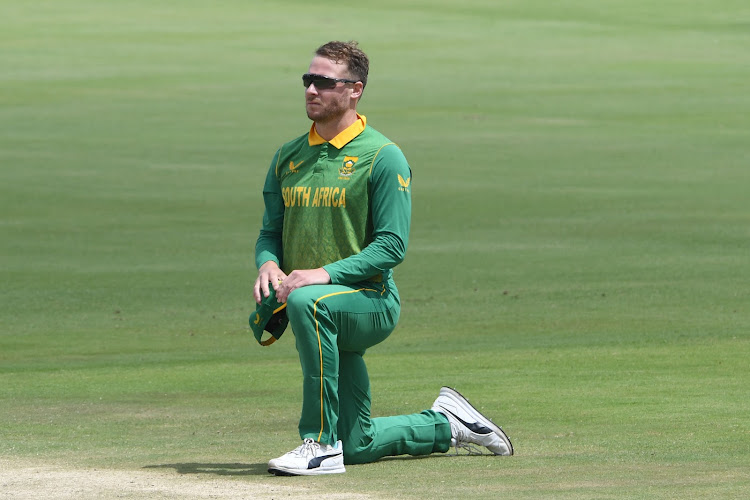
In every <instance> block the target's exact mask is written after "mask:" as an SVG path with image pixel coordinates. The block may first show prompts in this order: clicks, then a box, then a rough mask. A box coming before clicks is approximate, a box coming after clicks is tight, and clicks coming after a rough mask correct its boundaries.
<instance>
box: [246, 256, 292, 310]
mask: <svg viewBox="0 0 750 500" xmlns="http://www.w3.org/2000/svg"><path fill="white" fill-rule="evenodd" d="M272 264H273V265H265V264H264V265H263V266H261V268H260V270H259V272H258V278H257V279H256V280H255V284H254V285H253V298H254V299H255V302H256V303H258V304H260V303H261V302H262V301H263V299H264V298H266V297H268V296H269V295H270V287H273V288H274V290H278V288H279V284H280V283H281V282H282V281H283V280H284V279H285V278H286V274H284V271H282V270H281V269H279V267H278V266H277V265H276V263H275V262H274V263H272Z"/></svg>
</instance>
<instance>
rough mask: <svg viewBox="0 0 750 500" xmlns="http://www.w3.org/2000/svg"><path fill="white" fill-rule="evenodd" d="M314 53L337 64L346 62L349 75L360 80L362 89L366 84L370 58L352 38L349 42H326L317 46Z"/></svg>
mask: <svg viewBox="0 0 750 500" xmlns="http://www.w3.org/2000/svg"><path fill="white" fill-rule="evenodd" d="M315 55H318V56H321V57H325V58H327V59H330V60H331V61H335V62H336V63H338V64H341V63H346V67H347V69H348V70H349V76H351V77H352V79H356V80H357V81H361V82H362V88H363V89H364V88H365V87H366V86H367V73H368V71H369V70H370V60H369V59H368V58H367V54H365V53H364V52H362V49H360V48H359V44H358V43H357V42H355V41H354V40H351V41H349V42H338V41H332V42H328V43H326V44H323V45H321V46H320V47H318V50H316V51H315Z"/></svg>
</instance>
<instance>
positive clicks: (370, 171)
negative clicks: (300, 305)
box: [255, 115, 411, 284]
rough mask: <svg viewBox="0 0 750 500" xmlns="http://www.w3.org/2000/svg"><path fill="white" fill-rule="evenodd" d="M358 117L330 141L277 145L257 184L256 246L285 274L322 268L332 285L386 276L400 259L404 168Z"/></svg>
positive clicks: (398, 155) (394, 149)
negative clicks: (260, 211)
mask: <svg viewBox="0 0 750 500" xmlns="http://www.w3.org/2000/svg"><path fill="white" fill-rule="evenodd" d="M357 117H358V120H357V122H355V123H354V124H353V125H351V126H350V127H349V128H347V129H346V130H344V131H343V132H341V133H340V134H339V135H338V136H336V137H335V138H333V139H332V140H331V141H325V140H324V139H323V138H322V137H320V136H319V135H318V134H317V132H316V131H315V126H314V125H313V127H311V129H310V133H308V134H305V135H302V136H300V137H298V138H296V139H294V140H292V141H290V142H288V143H286V144H284V145H283V146H282V147H281V148H279V150H278V151H277V152H276V154H275V155H274V157H273V161H272V162H271V167H270V169H269V171H268V175H267V177H266V182H265V185H264V187H263V199H264V202H265V213H264V215H263V227H262V229H261V231H260V236H259V237H258V241H257V243H256V246H255V261H256V265H257V266H258V267H260V266H261V265H262V264H263V263H265V262H267V261H269V260H272V261H275V262H276V263H278V264H279V266H280V267H281V269H282V270H283V271H284V272H285V273H286V274H289V273H290V272H292V271H293V270H295V269H315V268H319V267H323V268H324V269H325V270H326V271H327V272H328V274H329V275H330V276H331V282H332V283H334V284H352V283H357V282H360V281H375V282H381V281H389V280H390V279H391V276H392V271H391V269H392V268H393V267H395V266H396V265H397V264H399V263H400V262H401V261H403V259H404V255H405V254H406V247H407V244H408V240H409V226H410V220H411V168H410V167H409V164H408V163H407V161H406V158H405V157H404V155H403V153H402V152H401V149H400V148H399V147H398V146H396V145H395V144H394V143H392V142H391V141H389V140H388V139H387V138H386V137H385V136H383V135H382V134H381V133H380V132H378V131H376V130H375V129H373V128H372V127H369V126H367V122H366V118H365V117H364V116H362V115H357Z"/></svg>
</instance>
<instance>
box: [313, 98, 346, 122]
mask: <svg viewBox="0 0 750 500" xmlns="http://www.w3.org/2000/svg"><path fill="white" fill-rule="evenodd" d="M306 111H307V117H308V118H309V119H311V120H312V121H314V122H315V123H321V124H322V123H327V122H331V121H335V120H337V119H338V118H340V117H341V116H343V115H344V114H345V113H346V112H347V107H346V106H345V105H344V104H343V103H342V102H341V101H338V100H334V101H331V102H330V103H328V105H323V104H322V105H320V106H316V107H315V109H314V110H313V111H311V110H310V109H309V108H306Z"/></svg>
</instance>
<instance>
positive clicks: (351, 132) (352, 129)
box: [307, 113, 367, 149]
mask: <svg viewBox="0 0 750 500" xmlns="http://www.w3.org/2000/svg"><path fill="white" fill-rule="evenodd" d="M365 125H367V117H365V115H360V114H359V113H357V121H355V122H354V123H352V124H351V125H349V126H348V127H347V128H345V129H344V130H342V131H341V132H339V135H337V136H336V137H334V138H333V139H331V140H330V141H326V140H325V139H323V138H322V137H321V136H320V135H318V131H317V130H315V124H314V123H313V124H312V126H311V127H310V133H309V134H308V136H307V143H308V144H309V145H310V146H318V145H320V144H323V143H326V142H330V143H331V145H332V146H333V147H335V148H336V149H341V148H343V147H344V146H346V145H347V144H349V143H350V142H351V141H352V139H354V138H355V137H357V136H358V135H359V134H361V133H362V132H363V131H364V130H365Z"/></svg>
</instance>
